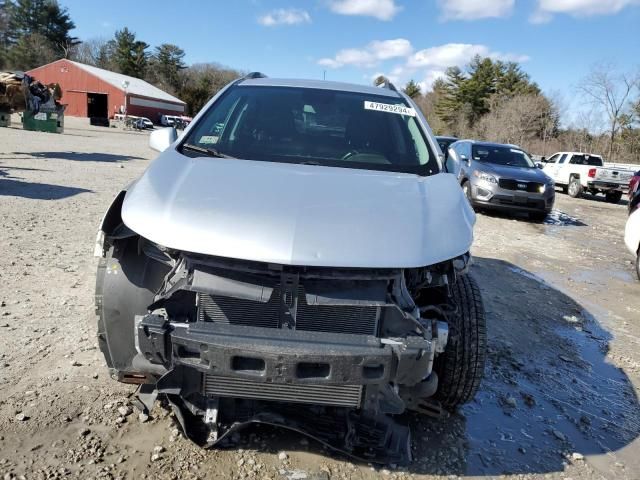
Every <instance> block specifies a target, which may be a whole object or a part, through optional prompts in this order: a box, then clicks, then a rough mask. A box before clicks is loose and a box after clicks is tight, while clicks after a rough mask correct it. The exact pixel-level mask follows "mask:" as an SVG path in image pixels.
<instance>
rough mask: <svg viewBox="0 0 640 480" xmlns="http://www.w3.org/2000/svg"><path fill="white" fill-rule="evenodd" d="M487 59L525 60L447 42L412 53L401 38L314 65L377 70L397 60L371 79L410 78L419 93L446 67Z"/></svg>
mask: <svg viewBox="0 0 640 480" xmlns="http://www.w3.org/2000/svg"><path fill="white" fill-rule="evenodd" d="M476 55H480V56H481V57H489V58H491V59H493V60H502V61H514V62H526V61H527V60H529V57H528V56H526V55H520V54H515V53H503V52H497V51H493V50H491V49H490V48H489V47H488V46H486V45H482V44H469V43H447V44H444V45H439V46H437V47H430V48H425V49H423V50H419V51H417V52H414V50H413V47H412V46H411V43H410V42H409V41H408V40H406V39H404V38H396V39H394V40H383V41H380V40H376V41H373V42H371V43H369V44H368V45H367V46H365V47H364V48H346V49H343V50H340V51H339V52H338V53H336V55H335V56H334V57H331V58H322V59H320V60H319V61H318V64H320V65H322V66H324V67H328V68H340V67H344V66H353V67H360V68H373V67H378V66H379V65H380V64H381V63H383V62H385V61H389V60H394V59H395V60H400V62H396V65H394V66H392V67H390V68H389V69H384V70H378V71H377V72H376V73H375V75H371V77H370V78H371V79H372V80H373V79H375V78H376V77H378V76H379V75H384V76H385V77H387V78H388V79H389V80H391V81H392V82H393V83H395V84H397V85H404V84H405V83H406V82H407V81H408V80H410V79H412V78H413V79H414V80H417V79H422V81H418V84H419V85H420V88H422V90H423V91H428V90H430V89H431V86H432V84H433V82H434V81H435V80H436V79H438V78H442V77H444V76H445V71H446V69H447V68H449V67H456V66H457V67H461V68H462V67H464V66H465V65H467V64H468V63H469V62H470V61H471V60H472V59H473V57H475V56H476Z"/></svg>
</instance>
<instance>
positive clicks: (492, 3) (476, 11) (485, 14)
mask: <svg viewBox="0 0 640 480" xmlns="http://www.w3.org/2000/svg"><path fill="white" fill-rule="evenodd" d="M514 4H515V0H482V1H480V0H438V6H439V7H440V9H441V10H442V18H443V20H478V19H481V18H500V17H506V16H508V15H510V14H511V12H512V11H513V6H514Z"/></svg>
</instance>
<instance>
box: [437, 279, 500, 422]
mask: <svg viewBox="0 0 640 480" xmlns="http://www.w3.org/2000/svg"><path fill="white" fill-rule="evenodd" d="M451 291H452V295H451V297H452V298H451V300H452V302H453V304H454V305H455V306H456V307H457V314H454V315H451V316H450V319H449V320H450V324H449V341H448V342H447V347H446V348H445V351H444V353H441V354H440V355H439V356H438V357H436V361H435V364H434V370H435V372H436V374H437V375H438V390H437V392H436V394H435V397H434V398H435V399H436V400H438V401H439V402H440V404H441V405H442V406H443V407H444V408H446V409H447V410H455V409H456V408H457V407H458V406H460V405H462V404H464V403H467V402H469V401H471V400H472V399H473V397H474V396H475V394H476V392H477V391H478V388H479V387H480V381H481V380H482V376H483V374H484V362H485V356H486V350H487V325H486V320H485V316H484V305H483V304H482V297H481V295H480V289H479V288H478V285H477V283H476V282H475V280H474V279H473V278H472V277H471V276H470V275H462V276H460V277H459V278H458V281H457V282H456V283H455V285H453V286H452V288H451Z"/></svg>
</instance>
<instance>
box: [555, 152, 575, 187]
mask: <svg viewBox="0 0 640 480" xmlns="http://www.w3.org/2000/svg"><path fill="white" fill-rule="evenodd" d="M571 157H572V155H571V154H570V153H563V154H562V155H560V158H559V159H558V162H557V163H556V168H555V173H554V178H553V179H554V180H555V181H556V183H560V184H562V185H568V184H569V173H570V170H571V167H570V166H569V160H570V159H571Z"/></svg>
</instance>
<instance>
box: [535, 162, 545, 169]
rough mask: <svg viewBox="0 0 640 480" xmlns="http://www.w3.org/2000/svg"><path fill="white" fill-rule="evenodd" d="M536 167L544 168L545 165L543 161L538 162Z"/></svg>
mask: <svg viewBox="0 0 640 480" xmlns="http://www.w3.org/2000/svg"><path fill="white" fill-rule="evenodd" d="M536 167H538V168H544V165H543V164H542V163H540V162H538V163H536Z"/></svg>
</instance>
